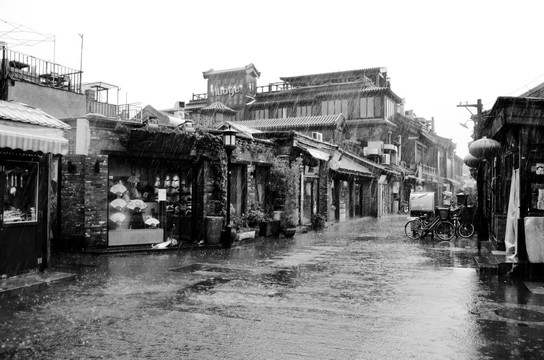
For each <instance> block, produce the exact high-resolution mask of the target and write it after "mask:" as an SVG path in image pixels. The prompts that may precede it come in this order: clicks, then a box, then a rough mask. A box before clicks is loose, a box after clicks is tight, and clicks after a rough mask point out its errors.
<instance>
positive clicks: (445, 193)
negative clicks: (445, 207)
mask: <svg viewBox="0 0 544 360" xmlns="http://www.w3.org/2000/svg"><path fill="white" fill-rule="evenodd" d="M442 194H443V195H445V196H452V195H453V194H452V192H451V191H443V192H442Z"/></svg>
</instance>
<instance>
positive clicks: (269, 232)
mask: <svg viewBox="0 0 544 360" xmlns="http://www.w3.org/2000/svg"><path fill="white" fill-rule="evenodd" d="M259 228H260V229H259V230H260V231H259V235H260V236H267V237H268V236H278V235H279V234H280V220H275V219H274V218H273V217H272V215H270V214H268V215H265V217H264V219H263V221H261V223H260V224H259Z"/></svg>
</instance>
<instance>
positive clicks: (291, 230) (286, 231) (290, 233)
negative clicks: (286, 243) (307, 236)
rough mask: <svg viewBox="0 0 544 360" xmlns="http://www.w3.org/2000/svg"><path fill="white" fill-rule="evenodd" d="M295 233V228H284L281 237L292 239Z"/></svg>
mask: <svg viewBox="0 0 544 360" xmlns="http://www.w3.org/2000/svg"><path fill="white" fill-rule="evenodd" d="M296 232H297V228H296V227H293V228H285V229H283V236H285V237H286V238H292V237H293V236H295V233H296Z"/></svg>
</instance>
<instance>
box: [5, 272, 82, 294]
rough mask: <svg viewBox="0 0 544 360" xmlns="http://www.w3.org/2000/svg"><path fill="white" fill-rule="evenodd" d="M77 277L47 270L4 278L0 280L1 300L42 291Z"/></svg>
mask: <svg viewBox="0 0 544 360" xmlns="http://www.w3.org/2000/svg"><path fill="white" fill-rule="evenodd" d="M75 277H76V276H75V274H70V273H65V272H58V271H47V270H46V271H44V272H31V273H27V274H22V275H17V276H11V277H8V278H3V279H0V299H1V298H3V297H7V296H12V295H18V294H21V293H23V292H25V291H29V290H35V289H40V288H42V287H45V286H48V285H49V284H50V283H54V282H58V281H68V280H74V279H75Z"/></svg>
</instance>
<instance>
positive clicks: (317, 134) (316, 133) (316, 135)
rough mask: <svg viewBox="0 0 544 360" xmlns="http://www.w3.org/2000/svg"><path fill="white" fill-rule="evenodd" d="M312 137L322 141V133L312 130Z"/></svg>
mask: <svg viewBox="0 0 544 360" xmlns="http://www.w3.org/2000/svg"><path fill="white" fill-rule="evenodd" d="M312 138H314V139H316V140H319V141H323V134H322V133H320V132H315V131H314V132H312Z"/></svg>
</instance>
